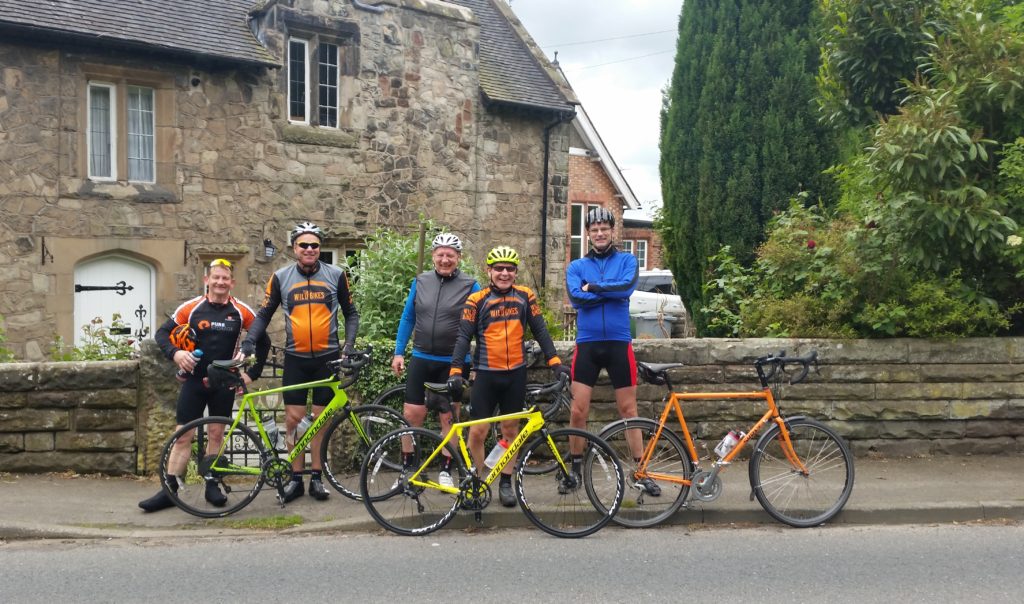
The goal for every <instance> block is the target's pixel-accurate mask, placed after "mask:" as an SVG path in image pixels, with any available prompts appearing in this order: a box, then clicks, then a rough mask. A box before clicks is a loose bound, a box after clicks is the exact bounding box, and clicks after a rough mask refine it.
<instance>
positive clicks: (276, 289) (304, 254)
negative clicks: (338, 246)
mask: <svg viewBox="0 0 1024 604" xmlns="http://www.w3.org/2000/svg"><path fill="white" fill-rule="evenodd" d="M321 239H322V233H321V231H320V228H319V227H317V226H316V225H315V224H313V223H311V222H303V223H300V224H298V225H296V226H295V228H294V229H292V232H291V243H292V251H293V252H294V253H295V258H296V262H295V264H290V265H288V266H286V267H284V268H282V269H279V270H278V271H277V272H275V273H274V274H273V275H272V276H271V277H270V281H269V282H268V283H267V291H266V298H265V299H264V300H263V305H262V306H260V308H259V310H258V311H257V312H256V320H255V321H253V325H252V327H251V328H250V329H249V334H248V336H247V337H246V339H245V342H243V343H242V352H243V353H244V354H249V353H250V352H251V351H252V350H254V349H255V346H254V344H255V342H256V338H258V337H259V336H260V335H262V334H263V333H264V332H265V331H266V329H267V325H268V324H269V323H270V319H271V317H273V316H274V312H275V311H276V310H277V307H278V306H282V307H284V311H285V315H286V317H285V336H286V340H285V354H284V372H283V375H282V377H281V385H282V386H291V385H293V384H302V383H304V382H311V381H314V380H320V379H324V378H328V377H331V370H330V368H329V367H328V363H329V362H330V361H334V360H337V359H338V358H340V357H341V356H342V355H343V354H345V353H347V352H349V351H351V350H353V349H354V346H355V341H356V331H357V330H358V329H359V313H358V312H357V311H356V307H355V304H353V302H352V293H351V291H350V290H349V285H348V275H347V274H345V271H343V270H341V269H340V268H338V267H336V266H333V265H331V264H324V263H323V262H320V244H321ZM339 312H340V313H341V314H342V315H344V317H345V344H344V348H342V346H341V344H340V342H339V338H338V319H337V315H338V313H339ZM306 392H307V391H306V390H292V391H289V392H285V393H284V394H283V397H284V404H285V429H286V430H287V434H288V435H289V437H290V435H292V434H293V433H294V431H295V427H296V426H297V425H298V424H299V422H300V421H301V420H302V416H303V415H305V413H306ZM332 396H333V393H332V392H331V389H330V388H314V389H313V415H314V417H316V416H319V415H320V412H321V411H323V410H324V407H326V406H327V404H328V403H329V402H330V401H331V397H332ZM322 439H323V434H322V433H318V434H317V435H316V437H315V438H313V441H312V442H311V443H310V450H311V451H313V463H312V472H311V474H312V477H311V478H310V481H309V494H310V495H312V496H313V498H315V499H317V500H319V501H324V500H326V499H327V498H328V497H329V496H330V495H329V493H328V492H327V489H326V488H324V485H323V482H322V480H321V478H320V477H321V470H322V468H323V460H321V459H320V441H321V440H322ZM303 461H304V460H303V459H302V456H299V457H298V458H297V459H296V460H295V461H294V462H293V463H292V469H293V470H295V472H296V473H295V474H294V475H293V476H292V480H291V481H289V483H288V484H287V485H285V487H284V500H285V502H289V501H292V500H293V499H296V498H298V497H300V496H301V495H303V494H304V493H305V486H304V484H303V482H302V474H301V472H302V470H303Z"/></svg>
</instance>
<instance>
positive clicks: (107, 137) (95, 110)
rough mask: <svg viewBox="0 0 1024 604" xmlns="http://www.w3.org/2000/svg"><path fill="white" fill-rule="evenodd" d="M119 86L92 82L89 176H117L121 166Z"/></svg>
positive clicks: (90, 91)
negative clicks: (117, 153)
mask: <svg viewBox="0 0 1024 604" xmlns="http://www.w3.org/2000/svg"><path fill="white" fill-rule="evenodd" d="M115 97H116V90H115V88H114V85H113V84H105V83H100V82H93V83H90V84H89V109H88V115H89V124H88V126H87V130H88V133H89V135H88V137H87V138H86V142H87V144H88V147H89V178H91V179H94V180H114V179H116V178H117V167H116V164H115V162H114V152H115V149H116V148H117V140H116V136H117V116H116V115H115V113H114V104H115V100H116V99H115Z"/></svg>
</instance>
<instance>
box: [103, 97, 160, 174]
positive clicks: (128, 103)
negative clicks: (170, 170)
mask: <svg viewBox="0 0 1024 604" xmlns="http://www.w3.org/2000/svg"><path fill="white" fill-rule="evenodd" d="M119 91H120V92H122V94H123V98H124V99H125V102H124V105H123V107H122V105H121V104H120V103H119V100H118V97H119V95H118V92H119ZM87 99H88V100H87V102H88V107H87V109H86V114H87V120H88V124H87V126H86V131H87V135H86V148H87V154H88V161H87V164H88V174H89V178H90V179H92V180H97V181H113V180H117V179H118V176H119V174H118V171H119V169H120V170H124V171H126V177H127V180H128V181H129V182H142V183H152V182H155V180H156V94H155V91H154V90H153V88H148V87H144V86H131V85H125V86H117V85H115V84H111V83H108V82H89V85H88V94H87ZM122 112H123V113H122ZM121 140H124V141H125V144H123V145H122V144H121V143H120V141H121Z"/></svg>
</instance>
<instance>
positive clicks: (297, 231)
mask: <svg viewBox="0 0 1024 604" xmlns="http://www.w3.org/2000/svg"><path fill="white" fill-rule="evenodd" d="M300 235H316V238H317V239H319V240H320V241H323V240H324V234H323V232H322V231H321V230H320V227H318V226H316V225H315V224H313V223H312V222H300V223H299V224H297V225H295V228H294V229H292V232H291V235H290V236H289V237H288V245H295V240H296V239H298V238H299V236H300Z"/></svg>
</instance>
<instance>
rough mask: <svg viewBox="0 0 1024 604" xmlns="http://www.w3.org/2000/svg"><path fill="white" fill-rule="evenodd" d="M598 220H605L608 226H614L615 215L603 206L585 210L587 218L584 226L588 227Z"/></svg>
mask: <svg viewBox="0 0 1024 604" xmlns="http://www.w3.org/2000/svg"><path fill="white" fill-rule="evenodd" d="M598 222H607V223H608V226H610V227H614V226H615V215H614V214H612V213H611V212H609V211H608V210H606V209H604V208H594V209H592V210H590V211H589V212H587V220H586V222H585V224H584V226H586V228H588V229H589V228H590V225H592V224H596V223H598Z"/></svg>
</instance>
